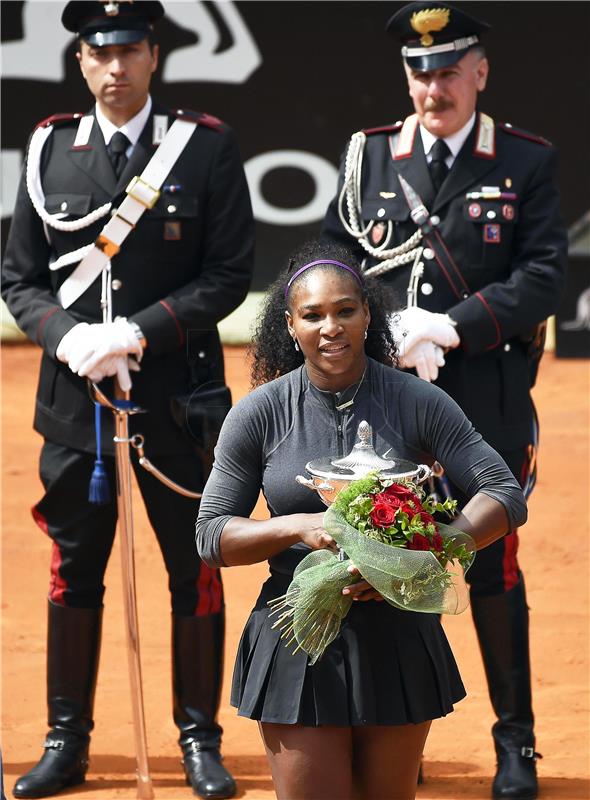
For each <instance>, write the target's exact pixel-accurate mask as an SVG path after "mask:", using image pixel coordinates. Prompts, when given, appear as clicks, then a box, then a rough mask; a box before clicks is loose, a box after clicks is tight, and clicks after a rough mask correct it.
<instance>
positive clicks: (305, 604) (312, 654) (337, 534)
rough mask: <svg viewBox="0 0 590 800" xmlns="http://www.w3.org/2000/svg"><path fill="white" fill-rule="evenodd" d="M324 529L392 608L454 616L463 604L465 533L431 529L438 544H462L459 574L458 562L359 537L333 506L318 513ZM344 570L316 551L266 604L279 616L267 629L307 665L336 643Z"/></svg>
mask: <svg viewBox="0 0 590 800" xmlns="http://www.w3.org/2000/svg"><path fill="white" fill-rule="evenodd" d="M324 527H325V529H326V531H327V532H328V533H329V534H330V535H331V536H332V537H333V538H334V539H335V541H336V542H337V543H338V546H339V547H340V548H341V549H342V550H344V552H345V553H346V555H347V556H348V557H349V558H350V559H351V561H352V563H353V564H354V565H355V567H357V569H358V570H359V572H360V573H361V575H362V576H363V578H364V579H365V580H366V581H368V582H369V583H370V584H371V586H373V587H374V588H375V589H376V590H377V591H378V592H379V594H381V595H382V596H383V597H384V599H385V600H386V601H387V602H388V603H390V604H391V605H392V606H395V607H396V608H401V609H403V610H405V611H421V612H425V613H430V614H460V613H461V612H462V611H464V610H465V609H466V608H467V606H468V605H469V590H468V588H467V585H466V583H465V572H466V571H467V570H468V569H469V567H470V566H471V564H472V563H473V559H474V558H475V543H474V541H473V539H472V538H471V536H469V535H468V534H466V533H463V532H462V531H460V530H457V529H456V528H452V527H451V526H449V525H443V524H441V523H438V524H437V527H438V529H439V532H440V534H441V536H442V537H443V539H450V540H452V542H453V545H456V546H459V545H463V546H464V548H465V551H467V553H468V554H469V557H468V561H467V563H466V566H465V569H464V568H463V567H462V566H461V564H460V563H459V561H458V560H453V561H449V562H448V563H447V564H446V566H443V565H442V564H441V563H440V561H439V560H438V558H437V557H436V556H435V555H434V553H432V552H429V551H422V550H408V549H406V548H403V547H393V546H391V545H388V544H383V543H382V542H378V541H376V540H375V539H371V538H369V537H367V536H364V535H363V534H361V533H359V532H358V531H357V530H356V529H355V528H353V527H351V526H350V525H349V524H348V523H347V522H346V520H345V518H344V515H343V514H342V513H341V512H340V511H337V510H336V509H335V508H334V507H333V506H330V507H329V508H328V510H327V511H326V513H325V514H324ZM464 561H465V559H464ZM349 566H350V562H348V561H346V560H345V561H341V560H339V559H338V556H336V555H335V554H334V553H331V552H330V551H328V550H316V551H314V552H312V553H310V554H309V555H308V556H306V557H305V558H304V559H303V560H302V561H301V563H300V564H299V565H298V566H297V568H296V570H295V572H294V573H293V580H292V581H291V584H290V585H289V588H288V589H287V592H286V594H285V595H283V596H282V597H277V598H276V599H275V600H272V601H270V603H269V605H270V606H271V607H272V611H271V614H279V616H278V617H277V620H276V622H275V624H274V625H273V627H276V628H280V629H281V630H282V634H281V636H282V638H284V639H286V640H287V645H291V644H293V645H294V647H295V649H294V652H297V650H299V649H301V650H304V651H305V652H306V653H307V654H308V655H309V658H310V663H312V664H315V662H316V661H317V660H318V659H319V658H320V656H321V655H322V653H323V652H324V650H325V649H326V647H327V646H328V645H329V644H330V642H332V641H333V640H334V639H335V638H336V636H337V634H338V631H339V630H340V624H341V621H342V619H343V618H344V617H345V616H346V614H347V613H348V611H349V609H350V606H351V603H352V600H351V599H350V596H348V595H343V594H342V589H343V588H344V587H345V586H348V585H350V583H351V582H352V580H353V579H352V577H351V575H350V573H349V572H348V567H349Z"/></svg>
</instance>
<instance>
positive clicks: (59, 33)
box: [2, 0, 262, 83]
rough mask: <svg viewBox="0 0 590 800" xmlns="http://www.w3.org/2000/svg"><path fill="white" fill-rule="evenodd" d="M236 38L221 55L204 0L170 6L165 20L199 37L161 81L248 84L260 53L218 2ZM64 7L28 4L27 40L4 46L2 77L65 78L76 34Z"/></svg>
mask: <svg viewBox="0 0 590 800" xmlns="http://www.w3.org/2000/svg"><path fill="white" fill-rule="evenodd" d="M213 5H214V6H215V8H216V10H217V13H218V14H219V16H220V17H221V18H222V19H223V21H224V23H225V25H226V26H227V29H228V30H229V33H230V35H231V37H232V44H231V46H230V47H229V48H228V49H227V50H223V51H222V52H221V53H216V52H215V51H216V48H217V47H218V46H219V42H220V40H221V31H220V30H219V25H218V24H217V22H216V21H215V19H214V17H213V16H212V15H211V13H210V12H209V10H208V9H207V4H206V3H205V2H203V0H187V2H173V3H166V15H167V16H168V17H169V18H170V19H171V20H172V21H173V22H175V23H176V24H177V25H178V26H180V27H181V28H184V29H185V30H187V31H190V32H191V33H194V34H195V36H196V38H197V42H196V43H195V44H191V45H188V46H186V47H181V48H178V49H177V50H173V51H172V52H171V53H169V54H168V57H167V59H166V61H165V63H164V68H163V70H162V80H163V81H164V82H168V83H177V82H181V81H184V82H190V83H198V82H199V81H207V82H213V83H244V82H245V81H247V80H248V78H249V77H250V75H251V74H252V73H253V72H254V70H256V69H257V68H258V67H259V66H260V64H261V63H262V57H261V55H260V51H259V49H258V47H257V45H256V42H255V41H254V39H253V37H252V34H251V33H250V31H249V30H248V27H247V26H246V24H245V22H244V20H243V19H242V17H241V15H240V12H239V11H238V10H237V8H236V7H235V5H234V3H233V2H227V0H225V2H220V1H218V2H214V3H213ZM63 6H64V4H63V3H62V2H53V1H51V2H47V0H28V2H25V3H24V4H23V11H22V15H23V16H22V21H23V32H24V37H23V39H21V40H20V41H17V42H4V43H3V44H2V77H3V78H21V79H23V80H29V79H34V80H38V81H53V82H56V83H59V82H60V81H63V80H64V78H65V71H64V51H65V50H66V48H67V46H68V45H69V44H70V42H71V41H72V38H73V34H72V33H71V32H70V31H67V30H66V29H65V28H64V27H63V25H62V24H61V14H62V11H63Z"/></svg>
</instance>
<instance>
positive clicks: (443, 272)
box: [424, 236, 463, 300]
mask: <svg viewBox="0 0 590 800" xmlns="http://www.w3.org/2000/svg"><path fill="white" fill-rule="evenodd" d="M424 238H425V239H426V242H427V244H428V246H429V247H430V249H431V250H432V252H433V253H434V258H435V260H436V263H437V264H438V266H439V267H440V269H441V272H442V274H443V275H444V276H445V278H446V279H447V281H448V283H449V286H450V287H451V289H452V290H453V292H454V294H455V296H456V297H458V298H459V300H462V299H463V297H462V295H461V292H460V291H459V290H458V289H457V287H456V286H455V284H454V283H453V280H452V278H451V276H450V275H449V273H448V272H447V270H446V269H445V266H444V264H443V263H442V261H441V260H440V258H439V255H438V253H437V252H436V248H435V247H433V242H431V241H430V237H429V236H425V237H424Z"/></svg>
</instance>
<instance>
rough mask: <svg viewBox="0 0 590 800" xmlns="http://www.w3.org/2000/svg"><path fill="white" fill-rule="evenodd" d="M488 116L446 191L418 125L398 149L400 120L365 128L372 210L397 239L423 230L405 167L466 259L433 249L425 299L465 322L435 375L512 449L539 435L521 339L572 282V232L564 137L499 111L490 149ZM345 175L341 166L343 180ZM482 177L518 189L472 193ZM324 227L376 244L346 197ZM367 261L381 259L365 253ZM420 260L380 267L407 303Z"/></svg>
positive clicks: (448, 242) (365, 172)
mask: <svg viewBox="0 0 590 800" xmlns="http://www.w3.org/2000/svg"><path fill="white" fill-rule="evenodd" d="M478 125H479V116H478V119H477V121H476V124H475V125H474V128H473V130H472V131H471V133H470V134H469V136H468V137H467V140H466V141H465V144H464V145H463V147H462V149H461V151H460V152H459V154H458V156H457V158H456V160H455V162H454V163H453V166H452V168H451V170H450V172H449V174H448V175H447V177H446V179H445V182H444V183H443V185H442V186H441V188H440V191H439V193H438V195H437V196H436V197H435V196H434V188H433V185H432V181H431V179H430V173H429V171H428V165H427V162H426V158H425V155H424V150H423V147H422V138H421V136H420V133H419V129H418V128H416V130H415V135H414V137H413V142H411V143H410V147H409V148H408V149H405V150H404V153H405V156H404V157H403V158H396V157H395V155H396V144H397V140H398V137H399V133H400V129H401V123H398V124H396V125H393V126H387V127H385V128H378V129H374V130H373V131H366V133H367V140H366V149H365V152H364V157H363V161H362V189H361V193H362V221H363V224H367V223H368V222H369V221H370V220H375V221H376V222H385V223H386V222H387V221H388V220H391V222H392V223H393V234H392V238H391V241H390V244H389V245H388V247H392V246H394V245H397V244H400V243H401V242H404V241H405V240H407V239H408V238H409V237H410V236H411V235H412V234H413V233H414V232H415V231H416V226H415V225H414V223H413V222H412V219H411V218H410V209H409V207H408V204H407V202H406V199H405V196H404V193H403V191H402V190H401V187H400V182H399V180H398V174H399V175H403V177H404V178H405V179H406V180H407V181H408V182H409V184H410V185H411V186H412V187H413V188H414V189H415V190H416V192H417V193H418V194H419V195H420V197H421V198H422V200H423V201H424V203H425V205H426V207H427V208H428V209H429V211H430V213H431V215H433V216H434V218H435V221H436V217H438V218H439V220H440V222H439V223H438V225H437V231H438V232H439V233H440V234H441V235H442V239H443V242H444V245H445V246H446V248H447V249H448V251H449V253H450V254H451V256H452V257H453V259H454V262H455V266H456V271H455V270H454V269H450V270H449V269H448V268H444V267H443V265H441V264H440V263H439V261H438V259H437V258H436V257H433V253H432V251H429V249H428V248H427V249H425V251H424V254H423V257H422V261H423V262H424V275H423V277H422V279H421V281H420V286H419V289H418V305H419V306H420V307H422V308H425V309H427V310H429V311H436V312H448V314H449V315H450V316H451V317H452V318H453V319H454V320H455V321H456V322H457V324H458V331H459V334H460V337H461V345H460V347H459V348H458V349H456V350H453V351H451V352H450V353H448V355H447V356H446V365H445V366H444V367H443V368H442V369H441V371H440V373H439V378H438V380H437V384H438V385H439V386H440V387H441V388H443V389H444V390H445V391H447V392H448V394H450V395H451V396H452V397H453V398H454V399H455V400H456V401H457V402H458V403H459V405H460V406H461V407H462V408H463V410H464V411H465V413H466V414H467V416H468V417H469V418H470V419H471V420H472V422H473V424H474V425H475V426H476V428H477V429H478V430H479V431H480V432H481V433H482V435H483V436H484V438H485V439H486V440H487V441H488V442H489V443H490V444H491V445H492V446H494V447H495V448H496V449H498V450H503V451H507V450H511V449H516V448H518V447H521V446H522V445H524V444H527V443H529V442H530V441H531V431H532V419H533V406H532V401H531V398H530V375H529V365H528V363H527V344H526V342H525V341H523V340H526V339H527V338H528V339H530V336H531V334H532V333H533V331H534V328H535V326H537V325H538V324H539V323H540V322H542V321H543V320H545V319H546V318H547V317H548V316H550V315H551V314H553V313H554V312H555V310H556V307H557V305H558V302H559V299H560V296H561V293H562V290H563V286H564V274H565V267H566V259H567V239H566V231H565V228H564V225H563V223H562V220H561V218H560V215H559V198H558V192H557V189H556V186H555V182H554V172H555V166H556V151H555V149H554V148H553V147H552V146H551V145H550V144H549V143H548V142H546V141H545V140H543V139H540V138H538V137H536V136H533V135H531V134H528V133H525V132H524V131H520V130H517V129H514V128H512V127H511V126H509V125H503V124H495V123H494V141H493V144H492V147H489V146H488V148H487V152H486V153H485V154H484V153H480V152H478V151H477V148H476V142H477V141H478V139H477V135H478ZM342 182H343V170H342V169H341V172H340V180H339V187H338V189H339V191H340V188H341V186H342ZM483 189H486V190H487V191H488V192H489V191H490V190H495V189H499V191H500V192H501V193H504V194H512V195H515V197H514V198H513V199H509V200H507V199H495V200H485V199H479V200H477V201H474V200H472V199H469V198H468V197H467V194H468V193H471V192H481V191H482V190H483ZM474 203H475V204H474ZM344 207H346V206H344ZM323 236H325V237H329V238H334V239H337V240H339V241H342V242H344V243H345V244H347V245H348V246H349V247H352V248H353V249H354V250H355V252H356V253H357V254H358V256H359V258H364V257H365V256H367V253H366V252H365V251H364V250H363V249H362V248H361V247H360V245H358V244H357V243H356V241H355V240H354V239H353V238H351V237H350V236H349V235H348V234H347V233H346V231H345V230H344V228H343V226H342V223H341V222H340V219H339V216H338V211H337V197H336V198H335V199H334V201H333V202H332V203H331V205H330V207H329V209H328V212H327V215H326V218H325V221H324V228H323ZM369 236H370V234H369ZM375 243H376V244H379V241H378V240H377V241H376V242H375ZM366 263H367V265H368V266H372V265H373V264H376V263H378V261H377V259H373V258H372V257H370V256H367V262H366ZM410 270H411V265H406V266H402V267H398V268H396V269H394V270H392V271H390V272H388V273H386V274H385V275H384V276H383V277H382V278H381V280H385V281H387V282H388V283H389V284H391V285H392V286H394V287H395V289H396V290H397V293H398V295H399V305H400V308H401V307H404V306H405V305H406V289H407V287H408V281H409V276H410Z"/></svg>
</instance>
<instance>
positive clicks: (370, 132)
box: [362, 120, 404, 136]
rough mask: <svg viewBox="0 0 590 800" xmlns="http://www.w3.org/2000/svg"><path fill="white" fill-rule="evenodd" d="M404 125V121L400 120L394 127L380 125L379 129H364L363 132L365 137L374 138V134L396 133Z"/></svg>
mask: <svg viewBox="0 0 590 800" xmlns="http://www.w3.org/2000/svg"><path fill="white" fill-rule="evenodd" d="M403 124H404V123H403V120H398V121H397V122H394V123H393V125H380V126H379V127H378V128H363V131H362V132H363V133H364V134H365V136H372V135H373V134H374V133H395V132H396V131H399V129H400V128H401V126H402V125H403Z"/></svg>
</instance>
